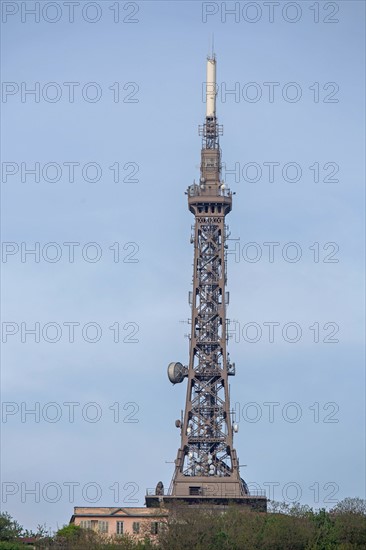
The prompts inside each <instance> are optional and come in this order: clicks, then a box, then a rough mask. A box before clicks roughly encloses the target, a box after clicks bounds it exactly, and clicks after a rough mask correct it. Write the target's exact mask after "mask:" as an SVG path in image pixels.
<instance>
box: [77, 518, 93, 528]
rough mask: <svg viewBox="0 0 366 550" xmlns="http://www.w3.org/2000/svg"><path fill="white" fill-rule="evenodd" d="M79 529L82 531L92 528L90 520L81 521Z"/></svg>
mask: <svg viewBox="0 0 366 550" xmlns="http://www.w3.org/2000/svg"><path fill="white" fill-rule="evenodd" d="M80 527H82V528H83V529H91V528H92V522H91V520H90V519H83V520H81V522H80Z"/></svg>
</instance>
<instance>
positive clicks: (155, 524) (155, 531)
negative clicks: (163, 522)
mask: <svg viewBox="0 0 366 550" xmlns="http://www.w3.org/2000/svg"><path fill="white" fill-rule="evenodd" d="M158 533H159V523H158V522H157V521H152V522H151V534H152V535H157V534H158Z"/></svg>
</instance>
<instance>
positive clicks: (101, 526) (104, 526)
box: [98, 521, 108, 533]
mask: <svg viewBox="0 0 366 550" xmlns="http://www.w3.org/2000/svg"><path fill="white" fill-rule="evenodd" d="M98 530H99V533H108V521H99V522H98Z"/></svg>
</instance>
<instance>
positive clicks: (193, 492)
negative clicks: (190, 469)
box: [189, 486, 201, 496]
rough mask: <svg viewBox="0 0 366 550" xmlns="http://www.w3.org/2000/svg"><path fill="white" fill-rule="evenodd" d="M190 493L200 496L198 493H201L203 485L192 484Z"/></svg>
mask: <svg viewBox="0 0 366 550" xmlns="http://www.w3.org/2000/svg"><path fill="white" fill-rule="evenodd" d="M189 494H190V495H191V496H196V495H197V496H198V495H200V494H201V487H192V486H191V487H190V488H189Z"/></svg>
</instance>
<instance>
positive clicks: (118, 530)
mask: <svg viewBox="0 0 366 550" xmlns="http://www.w3.org/2000/svg"><path fill="white" fill-rule="evenodd" d="M116 533H117V535H123V521H117V525H116Z"/></svg>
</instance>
